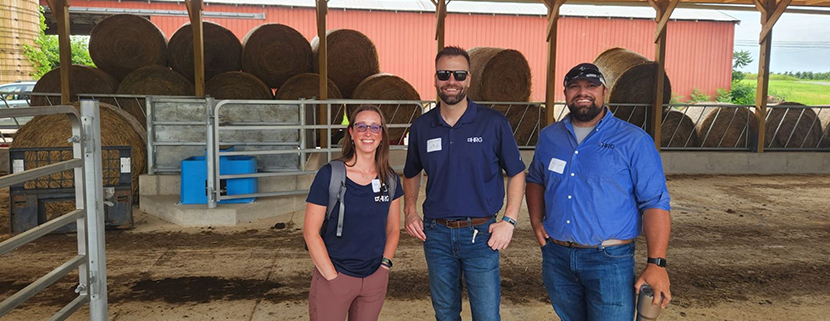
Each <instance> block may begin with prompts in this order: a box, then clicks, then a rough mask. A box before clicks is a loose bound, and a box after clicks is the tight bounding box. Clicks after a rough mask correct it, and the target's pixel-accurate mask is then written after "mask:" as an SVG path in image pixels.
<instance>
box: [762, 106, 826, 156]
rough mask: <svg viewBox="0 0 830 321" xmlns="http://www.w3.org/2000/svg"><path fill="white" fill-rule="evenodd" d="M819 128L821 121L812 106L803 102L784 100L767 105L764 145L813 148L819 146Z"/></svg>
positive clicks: (820, 131)
mask: <svg viewBox="0 0 830 321" xmlns="http://www.w3.org/2000/svg"><path fill="white" fill-rule="evenodd" d="M788 107H796V108H788ZM798 107H801V108H798ZM821 128H822V127H821V121H820V120H819V119H818V117H817V116H816V113H815V112H814V111H813V109H812V108H806V106H805V105H804V104H800V103H795V102H785V103H781V104H778V105H775V106H769V107H768V110H767V121H766V128H765V132H764V146H766V147H768V148H770V147H772V148H775V147H783V148H815V147H818V146H819V140H820V139H821V135H822V130H821Z"/></svg>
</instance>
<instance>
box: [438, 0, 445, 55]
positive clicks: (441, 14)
mask: <svg viewBox="0 0 830 321" xmlns="http://www.w3.org/2000/svg"><path fill="white" fill-rule="evenodd" d="M446 19H447V3H446V2H445V0H438V2H437V3H436V8H435V41H436V42H437V45H438V51H441V49H444V31H445V30H446V25H445V24H444V22H445V20H446Z"/></svg>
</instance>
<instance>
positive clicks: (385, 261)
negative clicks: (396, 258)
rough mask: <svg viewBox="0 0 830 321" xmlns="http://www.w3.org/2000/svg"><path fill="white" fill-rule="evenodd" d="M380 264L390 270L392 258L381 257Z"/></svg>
mask: <svg viewBox="0 0 830 321" xmlns="http://www.w3.org/2000/svg"><path fill="white" fill-rule="evenodd" d="M380 265H385V266H386V267H388V268H389V269H390V270H391V269H392V260H390V259H388V258H382V259H380Z"/></svg>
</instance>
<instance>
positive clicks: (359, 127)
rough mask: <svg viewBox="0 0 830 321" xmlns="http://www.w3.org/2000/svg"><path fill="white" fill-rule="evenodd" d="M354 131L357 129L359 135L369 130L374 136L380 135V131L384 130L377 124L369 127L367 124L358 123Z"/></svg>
mask: <svg viewBox="0 0 830 321" xmlns="http://www.w3.org/2000/svg"><path fill="white" fill-rule="evenodd" d="M354 129H356V130H357V132H358V133H365V132H366V130H367V129H368V130H370V131H371V132H372V133H373V134H380V130H381V129H383V127H380V125H377V124H371V125H367V124H366V123H357V124H354Z"/></svg>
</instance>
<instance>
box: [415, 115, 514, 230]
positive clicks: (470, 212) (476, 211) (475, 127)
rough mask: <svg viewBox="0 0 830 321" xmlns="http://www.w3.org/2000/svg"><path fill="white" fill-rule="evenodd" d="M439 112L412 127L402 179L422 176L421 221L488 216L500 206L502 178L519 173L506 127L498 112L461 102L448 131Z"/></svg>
mask: <svg viewBox="0 0 830 321" xmlns="http://www.w3.org/2000/svg"><path fill="white" fill-rule="evenodd" d="M440 108H441V106H440V105H439V106H438V108H435V109H433V110H430V111H429V112H427V113H425V114H424V115H422V116H421V117H418V118H417V119H415V121H413V122H412V127H411V128H410V132H409V149H408V151H407V155H406V165H405V166H404V176H406V177H409V178H412V177H415V175H418V174H419V173H420V172H421V170H424V171H426V173H427V175H428V176H429V178H428V179H427V187H426V200H425V201H424V208H423V211H424V218H432V219H435V218H443V219H457V218H464V217H485V216H492V215H493V214H496V213H498V212H499V210H501V207H502V205H503V204H504V176H503V174H502V170H504V171H505V172H506V173H507V176H514V175H516V174H519V173H520V172H522V171H523V170H524V169H525V165H524V162H523V161H522V157H521V155H520V154H519V148H518V146H517V145H516V139H515V138H513V131H512V130H511V129H510V123H509V122H508V120H507V118H506V117H504V115H503V114H501V113H500V112H498V111H495V110H493V109H490V108H487V107H482V106H479V105H478V104H476V103H473V102H472V101H470V100H467V110H466V111H465V112H464V114H463V115H462V116H461V118H460V119H458V122H456V124H455V126H450V125H449V124H447V122H446V121H444V119H443V118H442V117H441V113H440Z"/></svg>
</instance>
